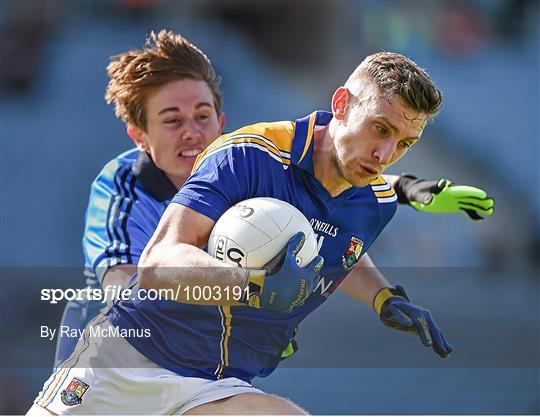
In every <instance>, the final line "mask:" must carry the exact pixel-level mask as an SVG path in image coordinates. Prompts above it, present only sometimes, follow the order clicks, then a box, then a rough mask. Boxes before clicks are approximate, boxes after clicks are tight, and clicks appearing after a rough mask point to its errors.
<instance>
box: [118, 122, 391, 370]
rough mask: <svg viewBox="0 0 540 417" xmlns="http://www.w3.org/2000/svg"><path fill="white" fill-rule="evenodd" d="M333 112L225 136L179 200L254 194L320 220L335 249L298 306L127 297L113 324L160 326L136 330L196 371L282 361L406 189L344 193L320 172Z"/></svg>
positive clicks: (233, 199)
mask: <svg viewBox="0 0 540 417" xmlns="http://www.w3.org/2000/svg"><path fill="white" fill-rule="evenodd" d="M331 118H332V115H331V113H327V112H314V113H313V114H311V115H310V116H308V117H305V118H303V119H300V120H297V121H296V122H276V123H259V124H255V125H252V126H247V127H244V128H242V129H240V130H237V131H235V132H233V133H230V134H227V135H223V136H221V137H220V138H218V139H217V140H216V141H215V142H213V143H212V144H211V145H210V146H209V147H208V148H207V149H206V150H205V152H204V153H202V154H201V155H199V157H198V159H197V161H196V163H195V167H194V171H193V174H192V176H191V177H190V178H189V179H188V181H187V182H186V183H185V184H184V186H183V187H182V188H181V189H180V191H179V192H178V194H176V196H175V197H174V198H173V200H172V203H173V204H182V205H185V206H187V207H190V208H191V209H193V210H195V211H197V212H199V213H202V214H204V215H206V216H208V217H210V218H211V219H213V220H218V219H219V217H220V216H221V215H222V214H223V213H224V212H225V211H226V210H227V209H228V208H230V207H231V206H233V205H234V204H236V203H238V202H240V201H243V200H245V199H248V198H253V197H274V198H277V199H280V200H284V201H287V202H289V203H291V204H292V205H294V206H296V207H297V208H298V209H299V210H300V211H301V212H302V213H303V214H304V215H305V216H306V217H307V219H308V220H309V221H310V222H311V224H312V226H313V228H314V230H315V233H316V234H317V235H318V242H319V246H320V251H319V253H320V254H321V255H322V256H323V257H324V259H325V263H324V267H323V269H322V271H321V276H322V278H321V280H320V281H319V284H318V286H317V289H316V290H315V291H314V292H313V293H312V294H311V295H310V296H309V297H308V298H307V300H306V302H305V303H304V304H303V305H302V306H301V307H298V308H296V309H295V310H294V311H293V312H292V313H290V314H282V313H278V312H273V311H269V310H262V309H261V310H259V309H254V308H250V307H247V306H232V307H231V306H200V305H190V304H183V303H178V302H176V301H170V300H159V301H149V300H142V299H134V300H129V301H122V302H119V303H117V304H116V305H115V306H114V307H113V308H112V309H111V311H110V320H111V321H112V323H113V324H115V325H117V326H119V327H120V328H121V329H126V330H129V329H135V330H137V329H139V334H140V329H149V330H150V332H151V335H152V337H151V338H142V337H141V338H129V337H128V338H127V339H128V340H129V342H130V343H131V344H132V345H133V346H134V347H135V348H136V349H137V350H139V351H140V352H141V353H142V354H144V355H145V356H146V357H147V358H149V359H150V360H152V361H153V362H154V363H156V364H158V365H159V366H162V367H164V368H166V369H169V370H172V371H174V372H177V373H179V374H181V375H186V376H198V377H203V378H210V379H219V378H222V377H232V376H234V377H237V378H241V379H244V380H246V381H249V380H251V379H252V378H253V377H254V376H266V375H268V374H269V373H270V372H272V371H273V370H274V369H275V367H276V366H277V364H278V362H279V360H280V357H281V353H282V351H283V349H284V348H285V347H286V346H287V345H288V343H289V342H290V340H291V339H292V337H293V335H294V332H295V329H296V328H297V326H298V324H299V323H300V322H301V321H302V320H303V319H304V318H305V317H306V316H307V315H308V314H310V313H311V312H312V311H313V310H315V309H316V308H317V307H319V306H320V305H321V304H322V303H323V302H325V301H326V300H327V298H328V297H329V296H330V295H331V294H332V293H333V292H334V290H335V289H336V288H337V287H338V285H339V284H340V282H341V281H342V280H343V279H344V278H345V277H346V275H347V274H348V272H349V271H350V270H351V269H352V268H353V267H354V265H355V264H356V262H357V261H358V259H359V258H360V256H361V254H363V253H365V251H366V250H367V249H368V248H369V247H370V246H371V244H372V243H373V241H374V240H375V238H376V237H377V236H378V235H379V233H380V232H381V230H382V229H383V228H384V227H385V225H386V224H387V223H388V222H389V221H390V219H391V218H392V216H393V215H394V213H395V210H396V204H397V203H396V200H397V197H396V195H395V193H394V191H393V189H392V188H391V187H390V185H389V184H387V183H386V182H385V181H384V180H383V179H382V178H381V179H378V180H377V181H375V182H374V183H373V184H371V185H369V186H366V187H363V188H356V187H353V188H349V189H348V190H346V191H344V192H342V193H341V194H339V195H338V196H336V197H332V196H331V195H330V194H329V193H328V192H327V191H326V189H325V188H324V187H323V186H322V185H321V184H320V183H319V182H318V181H317V180H316V179H315V177H314V173H313V163H312V152H313V131H314V129H315V126H316V125H320V126H324V125H327V124H328V123H329V122H330V120H331ZM132 331H133V330H132Z"/></svg>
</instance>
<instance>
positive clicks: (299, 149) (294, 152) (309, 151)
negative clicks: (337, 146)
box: [291, 111, 332, 174]
mask: <svg viewBox="0 0 540 417" xmlns="http://www.w3.org/2000/svg"><path fill="white" fill-rule="evenodd" d="M330 120H332V113H330V112H327V111H314V112H313V113H311V114H310V115H309V116H306V117H304V118H302V119H298V120H296V122H295V125H294V136H293V141H292V149H291V163H292V164H293V165H296V166H297V167H299V168H302V169H303V170H305V171H307V172H309V173H311V174H313V161H312V156H313V130H314V129H315V126H326V125H328V123H330Z"/></svg>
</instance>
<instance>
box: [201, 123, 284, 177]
mask: <svg viewBox="0 0 540 417" xmlns="http://www.w3.org/2000/svg"><path fill="white" fill-rule="evenodd" d="M293 128H294V123H293V122H275V123H257V124H255V125H251V126H246V127H243V128H241V129H238V130H236V131H234V132H232V133H229V134H226V135H222V136H220V137H219V138H217V139H216V140H215V141H214V142H212V143H211V144H210V146H208V148H206V149H205V150H204V152H202V153H201V154H199V155H198V156H197V159H196V160H195V164H194V165H193V169H192V171H191V172H192V173H193V172H195V171H196V170H197V169H198V168H199V166H200V165H201V163H202V161H204V160H205V159H206V158H207V157H208V156H210V155H212V154H214V153H215V152H218V151H219V150H221V149H225V148H227V147H231V146H242V145H243V146H246V145H247V146H253V147H255V148H257V149H260V150H263V151H265V152H268V153H269V154H270V156H272V157H273V158H274V159H276V160H280V161H281V162H282V163H283V164H284V165H290V163H291V162H290V157H291V155H290V151H291V148H292V132H293Z"/></svg>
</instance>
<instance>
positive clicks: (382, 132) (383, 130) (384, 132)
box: [375, 125, 388, 136]
mask: <svg viewBox="0 0 540 417" xmlns="http://www.w3.org/2000/svg"><path fill="white" fill-rule="evenodd" d="M375 128H376V129H377V132H379V134H380V135H381V136H386V135H387V134H388V129H387V128H386V127H384V126H382V125H375Z"/></svg>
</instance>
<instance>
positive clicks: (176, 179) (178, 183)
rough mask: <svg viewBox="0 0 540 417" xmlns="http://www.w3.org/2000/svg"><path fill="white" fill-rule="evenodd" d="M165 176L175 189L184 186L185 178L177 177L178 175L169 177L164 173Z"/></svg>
mask: <svg viewBox="0 0 540 417" xmlns="http://www.w3.org/2000/svg"><path fill="white" fill-rule="evenodd" d="M165 176H166V177H167V179H168V180H169V181H170V182H171V183H172V184H173V185H174V186H175V187H176V189H177V190H179V189H180V188H182V185H184V183H185V182H186V180H187V177H183V176H178V175H171V174H168V173H166V172H165Z"/></svg>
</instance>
